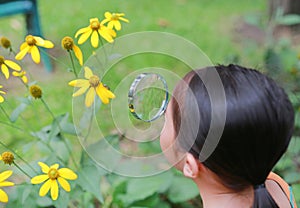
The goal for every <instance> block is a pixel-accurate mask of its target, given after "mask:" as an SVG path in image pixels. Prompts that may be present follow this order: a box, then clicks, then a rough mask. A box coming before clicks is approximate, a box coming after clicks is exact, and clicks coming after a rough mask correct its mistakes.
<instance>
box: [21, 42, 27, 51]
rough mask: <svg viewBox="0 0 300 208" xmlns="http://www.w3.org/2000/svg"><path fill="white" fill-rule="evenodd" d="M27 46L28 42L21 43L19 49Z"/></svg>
mask: <svg viewBox="0 0 300 208" xmlns="http://www.w3.org/2000/svg"><path fill="white" fill-rule="evenodd" d="M27 46H28V44H27V43H26V42H24V43H22V44H21V46H20V51H21V50H23V49H24V48H26V47H27ZM28 47H29V46H28Z"/></svg>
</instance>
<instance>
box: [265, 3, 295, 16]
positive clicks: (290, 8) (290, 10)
mask: <svg viewBox="0 0 300 208" xmlns="http://www.w3.org/2000/svg"><path fill="white" fill-rule="evenodd" d="M278 8H282V9H283V14H300V1H299V0H269V15H270V17H272V15H273V14H274V13H276V10H277V9H278Z"/></svg>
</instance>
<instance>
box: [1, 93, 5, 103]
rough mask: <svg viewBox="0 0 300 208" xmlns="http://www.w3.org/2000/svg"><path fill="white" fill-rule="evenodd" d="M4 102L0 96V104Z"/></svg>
mask: <svg viewBox="0 0 300 208" xmlns="http://www.w3.org/2000/svg"><path fill="white" fill-rule="evenodd" d="M3 102H4V97H3V96H1V95H0V103H3Z"/></svg>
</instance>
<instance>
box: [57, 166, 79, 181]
mask: <svg viewBox="0 0 300 208" xmlns="http://www.w3.org/2000/svg"><path fill="white" fill-rule="evenodd" d="M58 172H59V175H60V176H61V177H63V178H65V179H68V180H75V179H77V175H76V173H74V172H73V171H72V170H70V169H69V168H61V169H59V170H58Z"/></svg>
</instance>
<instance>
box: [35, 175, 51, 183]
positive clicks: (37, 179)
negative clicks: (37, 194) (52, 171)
mask: <svg viewBox="0 0 300 208" xmlns="http://www.w3.org/2000/svg"><path fill="white" fill-rule="evenodd" d="M47 179H49V176H48V175H46V174H45V175H38V176H35V177H33V178H32V179H31V183H32V184H40V183H43V182H44V181H45V180H47Z"/></svg>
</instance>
